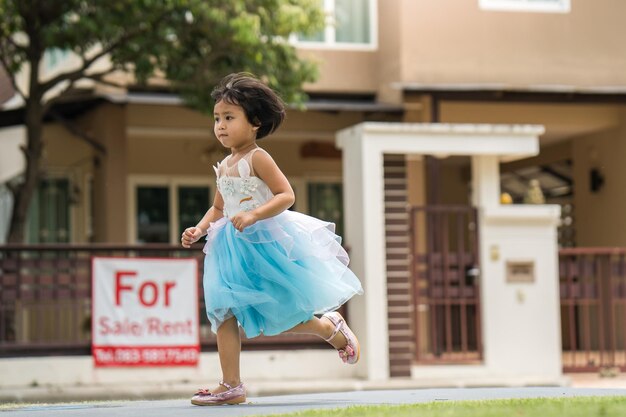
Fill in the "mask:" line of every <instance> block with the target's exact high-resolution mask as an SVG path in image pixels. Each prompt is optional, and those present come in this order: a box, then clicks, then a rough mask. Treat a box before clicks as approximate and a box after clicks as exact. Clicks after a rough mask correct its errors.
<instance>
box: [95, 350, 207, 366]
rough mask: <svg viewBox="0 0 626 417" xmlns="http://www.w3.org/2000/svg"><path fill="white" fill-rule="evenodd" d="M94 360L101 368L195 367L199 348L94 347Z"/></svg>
mask: <svg viewBox="0 0 626 417" xmlns="http://www.w3.org/2000/svg"><path fill="white" fill-rule="evenodd" d="M93 354H94V359H95V361H96V363H97V364H98V365H101V366H107V365H108V366H133V365H134V366H140V365H195V364H197V363H198V354H199V348H198V347H195V346H194V347H176V348H175V347H149V348H145V347H144V348H141V347H138V348H121V347H94V350H93Z"/></svg>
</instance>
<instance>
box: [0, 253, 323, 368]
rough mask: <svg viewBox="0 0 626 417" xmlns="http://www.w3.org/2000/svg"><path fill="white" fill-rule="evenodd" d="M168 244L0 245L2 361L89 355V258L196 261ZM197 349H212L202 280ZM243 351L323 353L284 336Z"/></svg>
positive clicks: (319, 344)
mask: <svg viewBox="0 0 626 417" xmlns="http://www.w3.org/2000/svg"><path fill="white" fill-rule="evenodd" d="M200 249H201V246H197V247H194V248H193V249H192V250H186V249H182V248H180V247H177V246H170V245H154V244H150V245H142V246H128V245H99V244H90V245H41V246H33V245H5V246H0V357H1V356H4V357H7V356H36V355H51V354H60V355H71V354H85V355H87V354H91V258H92V257H94V256H107V257H124V258H190V257H196V258H198V260H199V262H198V268H199V271H198V273H199V275H198V276H200V277H202V272H203V262H202V257H203V255H204V254H203V252H202V251H201V250H200ZM199 285H200V288H199V294H200V300H199V311H198V314H199V318H200V321H199V322H200V344H201V349H202V350H203V351H212V350H215V349H216V338H215V335H214V334H213V333H212V332H211V331H210V326H209V323H208V321H207V318H206V314H205V312H204V296H203V291H202V287H201V286H202V284H201V280H200V283H199ZM243 345H244V349H248V350H251V349H291V348H325V347H327V344H326V343H325V342H324V341H322V340H321V339H319V338H317V337H315V336H309V335H296V334H284V335H280V336H274V337H264V336H260V337H258V338H254V339H248V340H247V339H245V338H244V339H243Z"/></svg>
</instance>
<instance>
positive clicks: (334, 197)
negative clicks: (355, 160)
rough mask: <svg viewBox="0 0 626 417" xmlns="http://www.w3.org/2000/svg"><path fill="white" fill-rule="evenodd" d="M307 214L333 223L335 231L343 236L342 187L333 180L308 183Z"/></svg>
mask: <svg viewBox="0 0 626 417" xmlns="http://www.w3.org/2000/svg"><path fill="white" fill-rule="evenodd" d="M307 194H308V196H307V197H308V203H309V204H308V206H309V207H308V209H309V214H310V215H311V216H313V217H317V218H318V219H320V220H324V221H327V222H332V223H335V226H336V230H335V233H336V234H338V235H339V236H341V237H343V187H342V184H341V183H335V182H309V183H308V193H307Z"/></svg>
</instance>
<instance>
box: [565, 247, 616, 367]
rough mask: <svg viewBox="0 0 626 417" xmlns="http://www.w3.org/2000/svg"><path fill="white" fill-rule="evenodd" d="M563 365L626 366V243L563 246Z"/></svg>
mask: <svg viewBox="0 0 626 417" xmlns="http://www.w3.org/2000/svg"><path fill="white" fill-rule="evenodd" d="M559 284H560V293H561V337H562V344H563V369H564V370H565V371H566V372H567V371H569V372H574V371H597V370H602V369H606V368H619V369H621V370H626V248H569V249H561V251H560V252H559Z"/></svg>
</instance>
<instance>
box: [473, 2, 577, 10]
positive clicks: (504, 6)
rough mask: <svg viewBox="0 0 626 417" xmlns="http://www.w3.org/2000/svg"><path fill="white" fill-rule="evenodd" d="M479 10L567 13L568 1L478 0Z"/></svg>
mask: <svg viewBox="0 0 626 417" xmlns="http://www.w3.org/2000/svg"><path fill="white" fill-rule="evenodd" d="M479 5H480V8H481V9H484V10H502V11H512V12H545V13H569V12H570V9H571V4H570V0H479Z"/></svg>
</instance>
